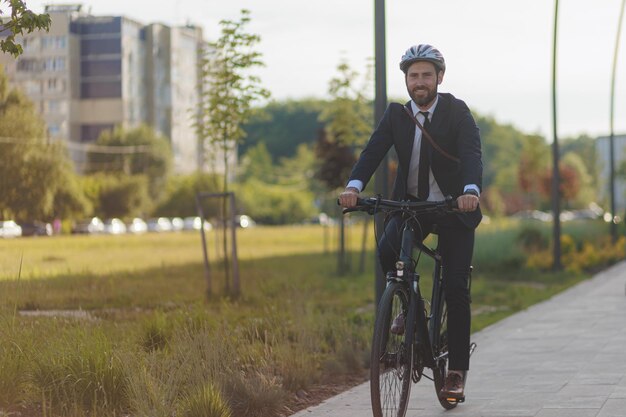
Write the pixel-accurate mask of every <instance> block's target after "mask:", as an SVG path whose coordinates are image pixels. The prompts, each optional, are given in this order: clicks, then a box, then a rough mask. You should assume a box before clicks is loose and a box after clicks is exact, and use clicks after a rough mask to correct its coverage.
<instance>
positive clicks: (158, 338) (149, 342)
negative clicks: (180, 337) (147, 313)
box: [140, 312, 172, 352]
mask: <svg viewBox="0 0 626 417" xmlns="http://www.w3.org/2000/svg"><path fill="white" fill-rule="evenodd" d="M171 335H172V324H171V323H170V322H168V320H167V316H166V315H165V314H164V313H160V312H157V313H155V314H154V315H152V317H150V318H149V319H147V320H146V321H145V322H144V324H143V328H142V332H141V341H140V344H141V346H142V347H143V349H144V350H145V351H146V352H151V351H153V350H159V349H163V348H165V346H166V345H167V343H168V341H169V339H170V337H171Z"/></svg>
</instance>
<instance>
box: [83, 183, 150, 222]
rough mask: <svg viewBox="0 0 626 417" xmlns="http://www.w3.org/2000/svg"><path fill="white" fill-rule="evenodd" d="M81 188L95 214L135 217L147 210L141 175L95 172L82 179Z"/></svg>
mask: <svg viewBox="0 0 626 417" xmlns="http://www.w3.org/2000/svg"><path fill="white" fill-rule="evenodd" d="M82 185H83V190H84V192H85V195H86V196H87V198H88V199H89V200H90V201H91V203H92V205H93V214H94V215H96V216H99V217H103V218H108V217H135V216H141V215H144V214H145V213H147V212H149V211H150V208H151V205H152V202H151V200H150V197H149V196H148V180H147V178H146V177H145V176H143V175H134V176H126V175H107V174H95V175H91V176H87V177H83V179H82Z"/></svg>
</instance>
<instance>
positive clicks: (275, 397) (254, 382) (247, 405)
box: [224, 371, 286, 417]
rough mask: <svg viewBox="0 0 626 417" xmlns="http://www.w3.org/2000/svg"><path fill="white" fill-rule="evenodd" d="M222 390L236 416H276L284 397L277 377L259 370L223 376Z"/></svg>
mask: <svg viewBox="0 0 626 417" xmlns="http://www.w3.org/2000/svg"><path fill="white" fill-rule="evenodd" d="M224 390H225V392H226V395H227V398H228V402H229V404H230V407H231V409H232V410H233V413H234V414H235V415H236V416H246V417H271V416H276V415H278V413H279V411H280V410H281V409H282V405H283V402H284V399H285V397H286V393H285V391H283V389H282V388H281V386H280V384H279V383H278V381H277V379H276V378H274V377H271V376H267V375H265V374H263V373H261V372H254V373H252V374H246V373H245V372H241V371H240V372H235V373H233V374H231V375H230V376H228V377H225V382H224Z"/></svg>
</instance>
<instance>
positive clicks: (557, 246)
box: [552, 0, 562, 271]
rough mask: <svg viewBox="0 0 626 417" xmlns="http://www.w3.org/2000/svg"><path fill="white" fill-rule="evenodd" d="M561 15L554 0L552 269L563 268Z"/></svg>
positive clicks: (556, 1)
mask: <svg viewBox="0 0 626 417" xmlns="http://www.w3.org/2000/svg"><path fill="white" fill-rule="evenodd" d="M558 17H559V0H555V1H554V38H553V43H552V129H553V130H552V133H553V142H552V164H553V168H552V169H553V171H552V215H553V218H552V221H553V231H552V232H553V240H554V245H553V246H554V247H553V263H552V269H554V270H556V271H558V270H560V269H562V265H561V219H560V217H561V216H560V214H561V208H560V201H559V199H560V193H559V184H560V178H559V141H558V135H557V124H556V40H557V23H558Z"/></svg>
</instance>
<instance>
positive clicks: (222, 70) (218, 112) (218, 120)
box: [195, 9, 270, 192]
mask: <svg viewBox="0 0 626 417" xmlns="http://www.w3.org/2000/svg"><path fill="white" fill-rule="evenodd" d="M249 22H250V12H249V11H248V10H245V9H244V10H242V11H241V17H240V19H239V20H238V21H230V20H223V21H221V22H220V25H221V27H222V33H221V36H220V38H219V39H218V40H217V42H215V43H211V44H210V47H209V48H208V49H207V51H206V53H205V55H204V57H203V59H202V64H201V65H202V69H201V70H202V86H203V88H202V93H201V104H200V116H199V118H198V121H197V122H196V124H195V127H196V130H197V132H198V136H199V137H200V138H201V140H202V141H203V142H204V144H205V145H206V146H205V149H209V150H215V149H217V150H218V151H219V155H220V156H221V157H222V161H223V164H224V170H225V172H224V183H223V187H222V189H223V191H224V192H227V191H228V181H229V172H230V167H229V164H230V159H229V155H231V154H232V152H233V151H235V150H236V147H237V145H238V144H239V143H240V142H241V141H243V139H244V138H245V131H244V129H243V125H244V123H246V122H247V121H248V120H249V118H250V116H251V114H252V110H253V109H252V106H253V104H254V103H255V102H257V101H258V100H261V99H265V98H268V97H269V95H270V94H269V91H268V90H266V89H264V88H262V87H261V80H260V79H259V77H257V76H255V75H253V74H251V73H250V71H251V70H252V69H254V68H257V67H260V66H263V62H262V61H261V54H260V53H259V52H257V51H255V50H254V48H255V47H256V45H257V44H258V43H259V42H260V40H261V38H260V36H259V35H256V34H250V33H247V32H246V31H245V30H246V25H247V24H248V23H249ZM212 156H214V155H212Z"/></svg>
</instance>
